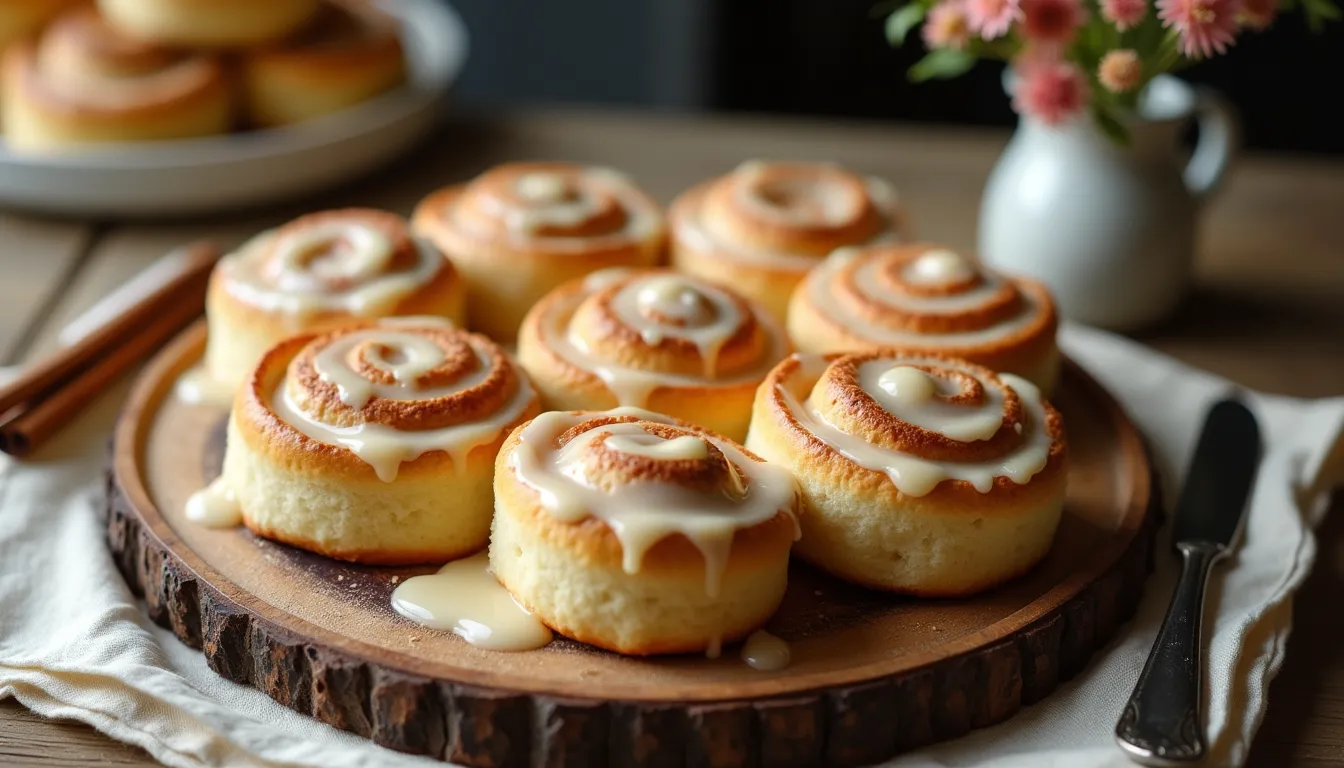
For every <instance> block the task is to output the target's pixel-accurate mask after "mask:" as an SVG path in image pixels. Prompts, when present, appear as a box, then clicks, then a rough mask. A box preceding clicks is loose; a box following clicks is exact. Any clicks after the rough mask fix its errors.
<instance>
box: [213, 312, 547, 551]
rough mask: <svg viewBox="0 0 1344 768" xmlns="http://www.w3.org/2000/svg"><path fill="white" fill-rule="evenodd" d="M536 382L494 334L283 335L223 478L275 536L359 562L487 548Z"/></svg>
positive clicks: (243, 507)
mask: <svg viewBox="0 0 1344 768" xmlns="http://www.w3.org/2000/svg"><path fill="white" fill-rule="evenodd" d="M538 410H539V405H538V401H537V396H536V393H535V392H534V391H533V389H532V387H531V386H530V385H529V383H528V381H527V377H526V375H525V374H524V373H523V372H522V371H521V370H519V369H518V368H517V367H516V366H515V365H514V364H513V362H512V361H511V360H510V359H509V356H508V355H507V354H506V353H505V352H504V351H503V350H502V349H500V347H499V346H498V345H496V344H495V343H494V342H492V341H490V340H489V339H487V338H485V337H484V336H480V335H477V334H473V333H467V332H466V331H462V330H459V329H456V328H453V327H452V326H451V325H449V324H448V323H447V322H445V321H443V320H441V319H437V318H385V319H383V320H379V321H375V322H373V323H365V324H360V325H355V326H350V327H346V328H342V329H339V330H335V331H331V332H328V333H325V334H311V333H310V334H302V335H299V336H296V337H292V338H290V339H287V340H285V341H283V342H281V343H280V344H279V345H277V346H275V347H274V348H272V349H271V350H270V351H269V352H267V353H266V356H265V357H263V358H262V360H261V362H260V363H259V364H258V365H257V367H256V370H255V371H254V372H253V373H252V376H251V378H250V380H249V381H248V383H247V386H246V387H244V388H243V389H242V390H241V391H240V392H239V395H238V400H237V402H236V404H235V407H234V411H233V414H232V417H231V419H230V422H229V431H228V447H227V449H226V451H225V456H224V471H223V474H222V476H221V481H220V482H222V483H223V485H224V486H225V488H226V489H227V491H228V492H229V493H231V495H232V498H233V499H235V500H236V503H237V505H238V508H239V511H240V512H241V515H242V519H243V522H244V524H246V525H247V527H248V528H250V529H252V530H253V531H254V532H255V533H257V534H259V535H261V536H265V537H267V538H271V539H275V540H277V541H282V542H285V543H287V544H292V545H294V546H296V547H302V548H304V549H307V550H311V551H313V552H318V553H320V554H323V555H327V556H329V557H334V558H338V559H341V560H350V561H354V562H360V563H376V564H394V563H421V562H443V561H445V560H450V559H452V558H455V557H458V556H461V555H465V554H467V553H469V552H473V551H475V550H478V549H480V548H482V547H484V546H485V543H486V539H487V537H488V535H489V529H490V517H491V514H492V509H493V500H492V495H491V488H490V486H491V477H492V474H493V468H494V459H495V454H496V453H497V452H498V451H499V447H500V446H501V445H502V444H503V442H504V439H505V437H506V436H507V435H508V434H509V431H510V430H511V429H513V428H514V427H515V426H517V425H518V424H520V423H522V422H524V421H526V420H528V419H530V418H531V417H533V416H535V415H536V414H537V412H538Z"/></svg>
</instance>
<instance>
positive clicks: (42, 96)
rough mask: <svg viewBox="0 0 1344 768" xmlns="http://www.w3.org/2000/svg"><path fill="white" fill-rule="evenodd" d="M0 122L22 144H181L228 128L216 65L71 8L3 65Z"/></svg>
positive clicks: (222, 78)
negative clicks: (4, 105) (2, 119)
mask: <svg viewBox="0 0 1344 768" xmlns="http://www.w3.org/2000/svg"><path fill="white" fill-rule="evenodd" d="M4 83H5V85H4V88H5V94H6V95H5V99H6V101H7V102H8V103H9V105H10V108H9V109H7V110H6V112H7V113H8V114H7V115H6V121H7V125H9V126H10V130H9V131H8V132H9V133H11V134H12V136H11V139H12V140H13V141H14V142H15V143H16V144H17V145H18V146H19V147H20V148H24V147H39V146H47V145H49V146H60V145H63V144H71V143H84V142H98V141H134V140H149V139H169V138H187V137H192V136H201V135H208V134H214V133H222V132H225V131H227V130H228V129H229V128H230V121H231V111H232V87H231V86H230V84H229V82H228V78H227V75H226V72H225V69H224V66H223V65H222V63H221V62H220V61H219V60H218V59H217V58H215V57H213V56H210V55H202V54H192V53H182V52H179V51H172V50H168V49H163V48H157V47H155V46H153V45H150V44H147V43H144V42H142V41H139V40H135V39H132V38H129V37H126V36H125V35H122V34H121V33H119V32H117V31H116V30H114V29H112V28H111V27H110V26H108V25H107V23H106V22H105V21H104V20H103V19H102V17H101V16H99V15H98V12H97V10H96V9H94V8H93V7H91V6H86V5H81V6H77V7H75V8H72V9H71V10H69V11H66V12H65V13H62V14H61V15H60V16H58V17H57V18H56V20H55V21H53V22H52V23H51V24H50V25H49V26H48V27H47V28H46V30H45V31H44V32H43V33H42V34H41V36H40V37H39V38H38V39H36V40H28V41H23V42H20V43H17V44H15V45H13V46H11V47H10V48H9V50H8V51H7V52H6V54H5V59H4Z"/></svg>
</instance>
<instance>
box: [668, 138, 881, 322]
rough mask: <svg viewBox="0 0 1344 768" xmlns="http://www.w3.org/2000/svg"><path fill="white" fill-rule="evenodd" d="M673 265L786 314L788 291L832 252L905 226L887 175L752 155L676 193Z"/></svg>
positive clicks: (781, 315)
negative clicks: (869, 175) (867, 174)
mask: <svg viewBox="0 0 1344 768" xmlns="http://www.w3.org/2000/svg"><path fill="white" fill-rule="evenodd" d="M668 219H669V222H670V224H671V228H672V264H673V265H674V266H675V267H676V268H677V269H679V270H681V271H683V272H686V273H688V274H692V275H695V276H697V277H701V278H704V279H706V280H712V281H714V282H716V283H719V284H721V285H729V286H732V287H733V288H735V289H737V290H738V291H739V292H740V293H742V294H743V295H745V296H748V297H750V298H753V299H755V300H756V301H759V302H761V303H762V304H764V305H765V306H766V307H767V308H768V309H769V310H770V311H771V312H773V313H775V316H776V317H778V318H779V319H780V321H781V322H782V321H783V320H784V315H785V312H786V311H787V309H788V303H789V294H790V293H791V292H792V291H793V287H794V286H795V285H797V284H798V281H799V280H801V279H802V278H803V275H805V274H806V273H807V271H808V270H810V269H812V268H813V267H815V266H816V265H817V264H818V263H819V262H820V261H821V259H822V257H824V256H825V255H826V254H828V253H830V252H831V251H833V250H835V249H836V248H839V247H841V246H846V245H858V244H862V243H869V242H874V241H883V240H891V239H894V238H896V237H897V236H898V234H899V233H900V231H901V229H902V227H903V216H902V212H901V206H900V204H899V202H898V200H897V197H896V192H895V191H894V190H893V189H892V187H891V185H889V184H888V183H887V182H885V181H883V180H881V179H877V178H864V177H862V176H859V175H857V174H855V173H852V172H850V171H847V170H845V169H843V168H840V167H839V166H836V165H832V164H829V163H775V162H765V161H761V160H751V161H748V162H745V163H743V164H742V165H740V166H738V167H737V169H736V170H735V171H733V172H732V173H729V174H728V175H726V176H721V177H719V178H717V179H711V180H710V181H706V182H704V183H702V184H700V185H698V186H696V187H693V188H691V189H690V190H689V191H687V192H686V193H684V194H683V195H681V197H679V198H677V200H676V201H675V202H673V203H672V208H671V211H670V212H669V214H668Z"/></svg>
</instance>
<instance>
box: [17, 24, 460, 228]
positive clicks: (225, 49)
mask: <svg viewBox="0 0 1344 768" xmlns="http://www.w3.org/2000/svg"><path fill="white" fill-rule="evenodd" d="M11 4H12V5H15V6H17V7H16V8H15V9H9V8H8V5H11ZM0 46H3V47H4V48H5V50H4V64H3V76H2V77H0V122H2V123H3V126H4V131H3V136H2V137H0V138H2V139H3V142H2V143H0V203H6V204H10V205H15V206H20V207H26V208H38V209H43V210H49V211H54V212H58V213H67V214H80V215H90V214H115V215H137V214H153V215H163V214H172V213H185V212H199V211H217V210H218V209H220V208H226V207H237V206H240V205H248V204H259V203H263V202H274V201H277V200H281V199H284V198H286V197H288V196H290V195H293V194H297V193H300V192H307V191H311V190H314V189H317V188H320V187H323V186H326V185H329V184H332V183H334V182H336V181H338V180H340V179H343V178H347V177H349V176H351V175H354V174H356V173H359V172H361V171H366V170H368V169H369V168H371V167H372V166H374V165H376V164H379V163H381V162H384V161H386V160H388V159H390V158H391V157H393V156H394V155H396V154H397V153H398V152H400V151H401V150H402V149H404V148H406V147H408V146H410V145H411V144H412V143H413V142H415V141H417V140H418V139H419V138H420V137H422V136H423V135H424V133H425V132H426V131H427V130H429V129H430V127H431V126H432V121H433V118H434V116H435V113H436V111H437V109H438V107H439V105H440V104H441V103H442V100H443V97H444V95H445V93H446V92H447V90H448V88H449V86H450V85H451V83H452V82H453V80H454V79H455V78H456V75H457V72H458V71H459V70H460V68H461V66H462V63H463V59H464V56H465V49H466V36H465V31H464V29H463V27H462V25H461V23H460V21H459V19H458V18H457V16H456V15H455V14H454V13H453V11H452V10H451V9H450V8H449V7H448V6H447V5H445V4H443V3H441V2H438V1H437V0H383V1H382V2H370V1H368V0H193V2H191V3H182V2H177V1H176V0H98V2H94V0H14V2H13V3H10V4H6V8H5V9H3V10H0Z"/></svg>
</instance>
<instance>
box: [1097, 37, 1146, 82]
mask: <svg viewBox="0 0 1344 768" xmlns="http://www.w3.org/2000/svg"><path fill="white" fill-rule="evenodd" d="M1142 76H1143V63H1142V62H1140V61H1139V54H1137V53H1135V52H1134V51H1132V50H1130V49H1128V48H1122V49H1120V50H1118V51H1110V52H1108V53H1107V54H1106V55H1105V56H1103V57H1102V59H1101V66H1099V67H1097V79H1098V80H1100V81H1101V84H1102V86H1104V87H1105V88H1106V90H1108V91H1113V92H1115V93H1124V92H1126V91H1132V90H1134V89H1135V88H1136V87H1138V85H1139V78H1141V77H1142Z"/></svg>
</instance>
